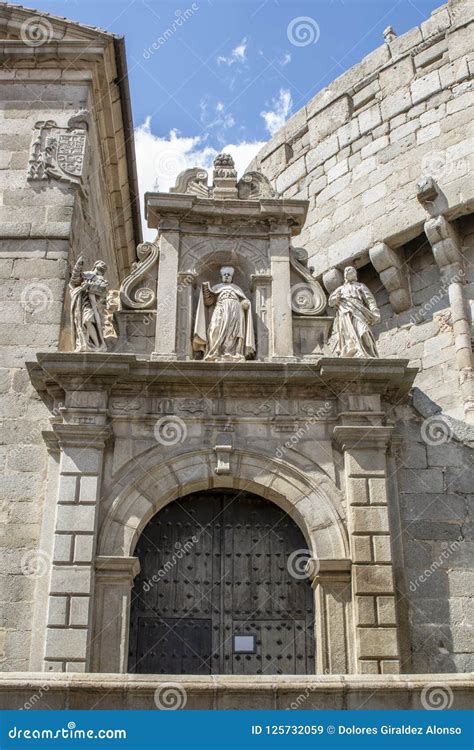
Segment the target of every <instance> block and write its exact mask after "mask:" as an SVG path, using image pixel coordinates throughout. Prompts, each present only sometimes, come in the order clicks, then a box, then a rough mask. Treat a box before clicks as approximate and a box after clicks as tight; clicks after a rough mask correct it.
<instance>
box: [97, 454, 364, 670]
mask: <svg viewBox="0 0 474 750" xmlns="http://www.w3.org/2000/svg"><path fill="white" fill-rule="evenodd" d="M214 460H215V459H214V455H213V452H212V451H193V452H188V453H183V454H178V455H176V456H174V457H171V458H169V459H168V460H167V461H164V462H162V463H157V462H156V461H157V451H156V449H153V450H152V451H151V452H150V453H149V454H148V455H147V456H144V457H142V460H141V461H140V465H139V466H137V463H136V462H134V461H131V462H130V470H129V471H128V472H125V473H124V475H123V476H122V477H120V479H119V485H118V486H121V487H122V490H121V491H120V492H119V493H118V494H117V496H116V498H115V499H114V501H113V502H112V504H111V507H110V510H109V513H108V515H107V517H106V518H105V520H104V523H103V524H102V528H101V530H100V533H99V538H98V546H97V550H98V556H97V558H96V587H95V591H96V594H95V608H94V609H95V620H94V630H93V648H92V671H98V672H106V671H107V672H124V671H126V669H127V653H128V621H129V606H130V591H131V587H132V583H133V579H134V577H135V576H136V574H137V573H138V570H139V564H138V559H137V558H136V557H135V556H134V552H135V547H136V544H137V541H138V539H139V537H140V534H141V533H142V531H143V529H144V528H145V526H146V525H147V523H148V522H149V521H150V519H151V518H152V517H153V516H154V515H155V514H156V513H158V512H159V511H160V510H161V509H162V508H164V507H165V506H166V505H167V504H168V503H170V502H171V501H173V500H175V499H176V498H178V497H182V496H184V495H187V494H189V493H191V492H196V491H200V490H208V489H212V488H216V487H225V488H228V489H236V490H243V491H245V492H253V493H255V494H257V495H260V496H262V497H264V498H266V499H268V500H271V501H272V502H273V503H275V504H276V505H277V506H279V507H280V508H282V510H284V511H285V512H286V513H288V514H289V515H290V516H291V518H292V519H293V520H294V521H295V522H296V524H297V525H298V526H299V528H300V529H301V531H302V533H303V535H304V537H305V540H306V543H307V546H308V549H309V550H310V551H311V554H312V559H313V561H314V562H313V565H312V576H313V578H314V581H313V584H314V588H315V596H316V598H317V599H318V605H317V607H316V611H317V612H318V613H319V614H318V621H317V623H316V631H317V633H318V641H319V643H320V644H323V648H325V649H326V650H327V648H328V647H329V645H328V644H329V640H330V637H329V632H328V628H329V629H330V630H331V632H334V633H335V634H336V639H337V640H336V641H333V645H332V646H331V648H333V649H334V651H335V653H336V654H337V655H338V656H337V658H336V660H335V661H334V660H333V664H334V665H335V667H334V671H339V672H348V671H351V668H350V662H351V659H350V654H349V649H350V647H349V640H350V639H349V638H348V626H347V622H348V606H349V602H350V585H349V582H350V577H348V558H349V553H348V541H347V533H346V528H345V522H344V517H343V512H342V504H341V499H342V498H341V494H340V492H339V490H338V489H337V488H336V486H335V485H334V484H333V483H332V482H331V480H329V478H328V477H327V476H326V475H325V474H324V473H323V472H320V473H318V474H317V475H313V476H312V477H311V478H309V477H308V476H307V475H306V474H304V473H303V472H302V471H300V470H299V469H297V468H296V467H294V466H292V465H291V464H289V463H287V462H286V461H282V460H278V459H275V458H274V457H268V456H262V455H260V454H258V455H257V454H253V453H251V452H243V451H234V452H233V457H232V464H233V465H232V474H231V475H224V476H218V475H216V474H215V472H214V469H213V465H214ZM326 571H327V572H328V573H329V579H328V586H326V587H324V586H322V585H321V583H322V580H321V573H322V572H326ZM334 598H335V599H336V600H337V602H338V603H337V605H336V607H335V609H334V608H333V610H334V613H333V614H331V612H332V610H331V612H330V613H329V615H328V613H327V611H326V607H327V606H331V607H332V603H333V600H334ZM328 617H329V621H328ZM317 663H318V667H317V671H323V670H324V669H326V667H324V666H323V665H324V664H325V663H326V662H325V660H324V659H323V656H322V655H320V654H318V659H317Z"/></svg>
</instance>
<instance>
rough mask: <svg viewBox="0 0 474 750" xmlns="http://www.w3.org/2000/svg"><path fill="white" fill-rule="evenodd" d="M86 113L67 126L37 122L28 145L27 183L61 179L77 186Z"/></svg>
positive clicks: (81, 167)
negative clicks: (34, 132) (31, 140)
mask: <svg viewBox="0 0 474 750" xmlns="http://www.w3.org/2000/svg"><path fill="white" fill-rule="evenodd" d="M88 116H89V115H88V112H87V111H86V110H81V111H80V112H78V113H77V114H76V115H74V116H73V117H70V118H69V120H68V123H67V127H65V128H63V127H59V126H58V125H57V123H56V122H55V120H39V121H38V122H37V123H36V124H35V130H36V134H35V137H34V139H33V142H32V144H31V150H30V158H29V167H28V180H30V181H32V180H47V179H49V178H51V179H55V180H61V181H63V182H67V183H69V184H71V185H80V184H81V182H82V171H83V165H84V155H85V150H86V140H87V127H88Z"/></svg>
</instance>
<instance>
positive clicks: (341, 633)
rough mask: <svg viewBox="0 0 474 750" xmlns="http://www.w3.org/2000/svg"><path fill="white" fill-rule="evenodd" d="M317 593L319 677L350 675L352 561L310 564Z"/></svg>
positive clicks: (317, 669) (313, 560)
mask: <svg viewBox="0 0 474 750" xmlns="http://www.w3.org/2000/svg"><path fill="white" fill-rule="evenodd" d="M308 573H309V575H310V576H311V578H312V586H313V589H314V592H315V602H314V607H315V611H317V612H318V613H319V616H318V618H317V620H316V643H317V644H318V648H317V656H316V674H348V673H350V672H352V671H353V669H352V638H351V619H350V604H351V561H350V560H315V559H312V560H311V561H310V563H309V570H308Z"/></svg>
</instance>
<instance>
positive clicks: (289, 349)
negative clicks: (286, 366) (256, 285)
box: [270, 223, 293, 359]
mask: <svg viewBox="0 0 474 750" xmlns="http://www.w3.org/2000/svg"><path fill="white" fill-rule="evenodd" d="M270 260H271V274H272V279H273V281H272V318H273V326H272V327H273V340H272V347H271V356H272V357H276V358H277V359H278V358H280V359H287V358H289V357H293V315H292V309H291V277H290V240H289V236H288V225H287V224H286V223H285V224H283V223H281V224H274V225H273V226H272V229H271V231H270Z"/></svg>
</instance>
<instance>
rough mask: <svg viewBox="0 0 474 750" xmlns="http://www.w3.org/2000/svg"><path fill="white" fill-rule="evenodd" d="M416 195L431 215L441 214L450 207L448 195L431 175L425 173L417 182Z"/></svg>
mask: <svg viewBox="0 0 474 750" xmlns="http://www.w3.org/2000/svg"><path fill="white" fill-rule="evenodd" d="M416 197H417V198H418V200H419V202H420V203H421V205H422V206H423V208H424V209H425V211H426V212H427V213H429V214H430V216H439V215H440V214H442V213H444V212H445V211H446V210H447V208H448V203H447V200H446V196H445V195H444V193H443V192H442V191H441V190H440V187H439V185H438V183H437V182H436V180H435V178H434V177H431V175H423V176H422V177H421V178H420V179H419V180H418V182H417V183H416Z"/></svg>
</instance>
